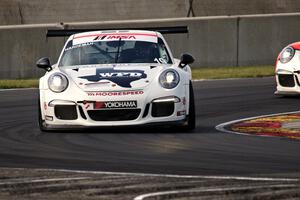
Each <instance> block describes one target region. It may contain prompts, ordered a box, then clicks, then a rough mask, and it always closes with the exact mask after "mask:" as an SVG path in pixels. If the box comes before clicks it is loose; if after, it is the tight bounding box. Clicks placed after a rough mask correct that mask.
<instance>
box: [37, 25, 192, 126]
mask: <svg viewBox="0 0 300 200" xmlns="http://www.w3.org/2000/svg"><path fill="white" fill-rule="evenodd" d="M193 61H194V58H193V57H192V56H191V55H189V54H183V55H182V56H181V60H178V59H174V58H173V56H172V53H171V51H170V48H169V47H168V45H167V43H166V41H165V39H164V38H163V36H162V34H160V33H159V32H155V31H142V30H140V31H138V30H119V31H93V32H83V33H77V34H74V35H71V36H70V37H69V39H68V40H67V42H66V44H65V46H64V48H63V50H62V52H61V55H60V57H59V59H58V62H57V64H54V65H52V66H51V65H50V61H49V59H48V58H41V59H40V60H39V61H38V62H37V66H38V67H39V68H43V69H45V70H46V71H47V72H46V74H45V75H44V76H43V77H41V78H40V81H39V94H40V96H39V126H40V129H41V130H42V131H45V130H53V129H54V130H55V129H59V128H73V127H98V126H100V127H103V126H104V127H106V126H128V125H144V124H156V123H161V124H173V123H174V124H178V125H181V126H183V127H185V128H187V129H193V128H195V109H194V95H193V87H192V82H191V78H192V77H191V69H190V67H189V66H188V64H190V63H192V62H193Z"/></svg>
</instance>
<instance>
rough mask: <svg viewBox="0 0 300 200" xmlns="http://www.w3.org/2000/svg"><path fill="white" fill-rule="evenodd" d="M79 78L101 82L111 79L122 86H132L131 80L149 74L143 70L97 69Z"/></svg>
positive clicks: (145, 76)
mask: <svg viewBox="0 0 300 200" xmlns="http://www.w3.org/2000/svg"><path fill="white" fill-rule="evenodd" d="M78 78H82V79H86V80H88V81H90V82H99V81H101V80H109V81H111V82H113V83H115V84H117V85H119V86H121V87H126V88H131V85H130V84H131V82H133V81H137V80H140V79H142V78H147V74H145V73H144V71H142V70H115V69H113V68H111V69H110V68H109V69H107V68H106V69H105V68H104V69H101V68H100V69H97V70H96V74H95V75H91V76H80V77H78Z"/></svg>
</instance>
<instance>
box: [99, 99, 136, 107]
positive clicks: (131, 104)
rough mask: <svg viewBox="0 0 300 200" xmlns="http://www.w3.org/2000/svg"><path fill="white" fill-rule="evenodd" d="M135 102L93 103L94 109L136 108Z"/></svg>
mask: <svg viewBox="0 0 300 200" xmlns="http://www.w3.org/2000/svg"><path fill="white" fill-rule="evenodd" d="M136 107H137V101H106V102H95V103H94V109H115V108H136Z"/></svg>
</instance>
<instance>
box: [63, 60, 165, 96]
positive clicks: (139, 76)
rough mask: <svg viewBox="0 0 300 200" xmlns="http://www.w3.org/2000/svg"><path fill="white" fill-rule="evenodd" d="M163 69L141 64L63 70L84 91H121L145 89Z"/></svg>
mask: <svg viewBox="0 0 300 200" xmlns="http://www.w3.org/2000/svg"><path fill="white" fill-rule="evenodd" d="M162 69H163V66H154V65H149V64H148V65H143V64H141V65H134V66H131V65H120V66H109V65H108V66H107V65H106V66H103V65H93V66H80V67H72V68H66V69H63V70H62V71H63V72H65V73H66V74H67V75H68V77H69V78H71V79H72V80H73V81H74V82H75V83H76V85H77V86H78V87H79V88H81V89H82V90H84V91H120V90H132V89H144V88H145V87H147V86H148V85H149V84H150V83H151V82H152V81H153V79H154V78H155V77H157V76H158V74H159V73H160V72H161V71H162Z"/></svg>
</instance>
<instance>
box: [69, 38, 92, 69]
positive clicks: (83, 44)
mask: <svg viewBox="0 0 300 200" xmlns="http://www.w3.org/2000/svg"><path fill="white" fill-rule="evenodd" d="M91 45H94V43H93V42H86V43H81V44H76V45H73V46H70V47H66V48H65V50H64V51H69V50H71V49H77V48H80V47H85V46H91ZM73 70H74V69H73ZM77 71H78V69H77Z"/></svg>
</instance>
